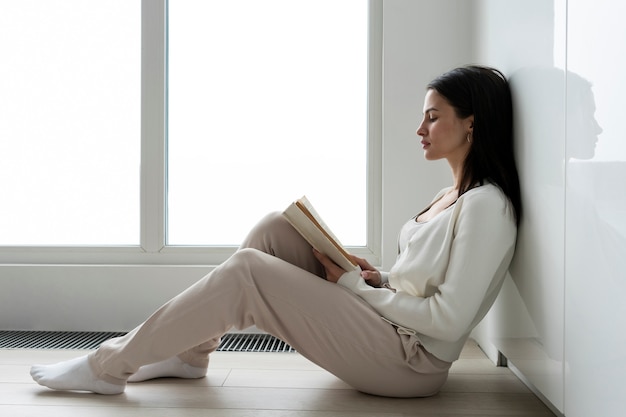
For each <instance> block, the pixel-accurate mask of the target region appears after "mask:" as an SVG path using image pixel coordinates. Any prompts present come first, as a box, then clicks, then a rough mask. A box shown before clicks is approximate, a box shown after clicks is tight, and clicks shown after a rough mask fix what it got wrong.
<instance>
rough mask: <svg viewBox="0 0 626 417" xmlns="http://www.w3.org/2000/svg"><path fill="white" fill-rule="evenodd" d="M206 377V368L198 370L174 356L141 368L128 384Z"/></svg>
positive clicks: (129, 379)
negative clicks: (158, 379)
mask: <svg viewBox="0 0 626 417" xmlns="http://www.w3.org/2000/svg"><path fill="white" fill-rule="evenodd" d="M204 376H206V368H198V367H195V366H191V365H189V364H188V363H185V362H183V361H182V360H181V359H180V358H179V357H178V356H173V357H171V358H169V359H166V360H164V361H161V362H157V363H152V364H150V365H145V366H142V367H141V368H139V370H138V371H137V372H135V373H134V374H133V375H131V376H130V378H128V382H141V381H147V380H148V379H155V378H187V379H195V378H202V377H204Z"/></svg>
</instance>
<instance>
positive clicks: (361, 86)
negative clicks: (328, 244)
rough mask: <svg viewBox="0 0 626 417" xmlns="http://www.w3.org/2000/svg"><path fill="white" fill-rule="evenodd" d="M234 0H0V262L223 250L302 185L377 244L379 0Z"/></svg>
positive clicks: (178, 258) (205, 258) (189, 258)
mask: <svg viewBox="0 0 626 417" xmlns="http://www.w3.org/2000/svg"><path fill="white" fill-rule="evenodd" d="M233 3H235V2H218V1H191V0H170V2H169V4H167V2H165V1H163V0H160V1H159V0H153V1H146V0H144V1H143V2H139V1H128V0H117V1H109V2H84V1H81V0H39V1H36V0H31V1H28V2H27V1H24V2H5V1H3V2H2V3H0V9H1V10H0V48H1V52H2V54H3V57H9V58H10V59H4V58H3V61H2V62H0V69H1V70H2V77H0V78H1V79H0V88H1V89H2V94H0V162H1V163H0V181H1V182H2V184H3V189H5V190H7V191H6V192H4V193H5V196H4V197H5V201H8V202H9V204H6V203H5V204H3V205H2V207H0V222H1V223H0V230H3V232H2V234H1V236H0V246H2V248H0V262H14V263H76V262H81V263H104V264H107V263H109V264H111V263H115V264H134V263H154V264H159V263H162V264H207V263H219V262H221V260H223V259H224V258H225V257H226V256H228V255H229V254H230V253H232V250H233V248H232V245H236V244H237V243H238V241H240V240H241V238H242V237H243V236H242V234H243V233H245V231H247V229H249V227H250V226H251V225H252V224H253V223H254V222H255V221H256V220H257V219H258V218H259V217H260V216H261V215H262V214H264V213H265V212H267V211H269V210H276V209H280V208H282V207H283V206H286V205H287V204H288V203H289V202H291V200H293V199H295V198H297V197H300V195H301V194H304V193H306V194H307V196H308V197H310V198H311V200H312V201H313V202H314V203H315V205H316V206H317V207H318V208H319V210H320V212H321V213H322V214H323V215H324V217H325V218H326V219H327V221H328V223H329V225H331V226H332V227H333V229H334V230H335V231H336V232H337V235H338V236H340V237H342V236H347V238H343V237H342V241H343V242H344V244H346V245H348V246H358V247H360V249H357V250H355V252H356V253H360V254H361V255H363V256H366V255H367V254H371V253H375V252H376V250H375V249H372V247H374V248H376V247H378V244H377V243H376V242H377V240H378V239H379V234H380V233H379V227H376V226H375V225H376V224H379V222H377V221H376V217H377V216H380V209H379V205H380V203H376V202H377V201H379V200H380V192H379V191H378V188H379V186H378V185H377V182H376V181H372V178H374V177H376V175H377V174H378V173H379V169H380V167H379V165H380V152H379V147H380V137H379V135H380V131H379V129H380V101H381V99H380V82H381V81H380V68H379V67H380V59H381V57H380V51H379V50H378V49H379V48H380V45H381V40H380V36H381V33H382V28H381V24H380V22H381V21H382V18H381V12H380V10H381V4H380V1H378V0H372V1H371V2H370V8H371V7H372V5H374V6H375V10H376V11H375V12H373V13H372V12H370V14H369V17H368V13H367V8H366V7H364V5H366V4H368V3H367V2H365V1H353V2H350V1H345V2H343V1H342V2H333V1H324V2H320V1H311V2H304V1H302V2H300V1H298V2H293V1H278V0H268V1H263V2H260V1H250V2H247V3H245V4H244V3H241V2H236V4H237V5H238V8H237V10H233V9H232V7H233V6H232V4H233ZM244 6H245V7H244ZM261 6H262V7H261ZM229 8H230V9H229ZM329 10H332V12H329ZM268 11H269V12H270V13H269V15H270V16H274V17H278V19H277V20H276V21H272V22H270V21H268V20H265V19H260V16H261V13H265V12H268ZM168 14H169V16H168ZM229 19H231V20H229ZM268 19H269V18H268ZM259 20H262V21H263V22H264V25H261V26H259V25H258V24H257V23H256V22H257V21H259ZM223 22H230V23H228V24H226V25H221V23H223ZM232 22H238V24H235V23H232ZM372 22H377V23H376V24H375V25H372ZM168 24H169V33H168ZM368 24H369V28H370V29H369V31H368ZM113 27H114V28H115V30H113V31H112V30H111V28H113ZM246 29H252V30H253V32H254V35H250V34H249V32H246ZM261 31H262V32H263V33H262V34H260V33H259V32H261ZM368 37H369V38H368ZM168 38H169V42H168ZM329 39H330V40H333V41H334V42H331V44H329V43H328V42H329ZM9 40H10V41H9ZM270 44H271V46H272V48H269V47H268V45H270ZM41 45H44V46H41ZM233 45H235V46H233ZM337 46H338V47H339V48H336V47H337ZM246 48H247V49H246ZM333 48H335V49H333ZM24 50H27V51H29V53H28V54H24V53H23V51H24ZM314 54H318V55H315V56H317V57H316V58H312V57H313V56H314ZM285 56H286V57H287V59H286V60H284V59H283V58H285ZM279 58H280V59H283V60H282V61H280V60H279ZM310 70H312V72H309V73H307V72H306V71H310ZM24 71H28V74H29V76H28V78H21V79H20V78H19V76H20V74H23V73H24ZM168 75H169V79H168V78H167V77H168ZM226 77H230V80H229V81H226ZM216 81H219V82H216ZM285 85H286V86H287V87H288V88H281V86H285ZM368 87H369V90H368ZM254 89H256V90H254ZM368 91H369V93H368ZM7 92H8V93H7ZM267 110H269V112H267V113H263V112H266V111H267ZM262 111H263V112H262ZM325 141H326V142H325ZM270 158H273V159H270ZM237 164H239V165H237ZM277 167H280V168H279V169H278V170H275V171H270V170H269V168H273V169H275V168H277ZM285 167H286V168H285ZM301 173H306V174H310V173H313V175H312V176H309V177H306V176H304V175H301ZM263 175H265V177H266V178H263ZM277 178H280V180H279V179H277ZM378 184H379V183H378ZM5 185H6V186H5ZM320 185H321V187H319V186H320ZM234 194H236V195H237V196H238V197H242V200H240V201H238V202H235V200H234V199H233V198H234V197H233V195H234ZM325 197H330V199H329V200H328V201H325ZM266 203H267V204H266ZM264 204H266V205H264ZM337 204H339V205H341V207H342V210H341V212H342V213H353V214H354V216H351V217H353V218H352V219H350V221H348V220H345V219H341V218H335V217H333V216H334V213H335V212H336V211H337V210H335V207H336V205H337ZM350 204H352V206H350ZM236 206H241V207H244V208H245V211H243V212H241V213H234V212H233V207H236ZM251 207H252V208H253V209H251ZM208 208H211V209H213V208H217V209H218V210H217V211H213V212H211V211H209V210H208ZM364 208H366V209H367V210H364ZM219 210H222V211H219ZM226 216H229V217H231V218H235V219H239V220H237V221H235V222H232V223H226V222H225V221H222V220H223V219H224V218H225V217H226ZM210 219H218V220H220V221H218V222H217V223H210V222H208V220H210ZM246 222H248V223H247V224H246ZM221 224H225V225H226V228H225V231H224V232H217V227H218V226H219V225H221ZM9 228H12V229H10V230H11V232H10V233H9V232H7V230H9ZM21 245H29V246H31V247H29V248H24V247H23V246H21ZM194 245H195V246H197V247H193V246H194ZM359 251H361V252H359ZM372 251H373V252H372Z"/></svg>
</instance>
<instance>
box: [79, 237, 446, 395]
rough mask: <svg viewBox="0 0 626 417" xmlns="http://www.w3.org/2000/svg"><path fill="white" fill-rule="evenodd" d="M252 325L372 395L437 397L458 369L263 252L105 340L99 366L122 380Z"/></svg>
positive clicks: (94, 360) (343, 292) (335, 289)
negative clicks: (126, 332) (450, 373)
mask: <svg viewBox="0 0 626 417" xmlns="http://www.w3.org/2000/svg"><path fill="white" fill-rule="evenodd" d="M250 325H256V326H257V327H258V328H260V329H262V330H265V331H267V332H268V333H270V334H273V335H275V336H277V337H279V338H281V339H283V340H285V341H286V342H287V343H289V344H290V345H291V346H293V347H294V348H296V349H297V350H298V352H300V353H301V354H302V355H304V356H305V357H307V358H309V359H310V360H312V361H313V362H315V363H317V364H318V365H320V366H321V367H323V368H325V369H327V370H328V371H330V372H332V373H334V374H335V375H337V376H338V377H339V378H341V379H343V380H344V381H346V382H347V383H348V384H350V385H352V386H353V387H355V388H356V389H359V390H361V391H364V392H368V393H372V394H378V395H389V396H400V397H410V396H420V395H430V394H433V393H434V392H436V391H437V390H438V388H439V387H440V386H441V384H442V383H443V382H444V381H445V379H446V375H447V369H448V367H449V364H447V363H445V362H442V361H438V360H436V358H433V357H432V355H429V354H428V353H426V352H425V351H424V350H423V349H421V347H420V346H419V343H418V342H417V340H416V339H414V338H412V337H408V336H405V335H399V334H397V332H396V331H395V329H394V327H393V326H391V325H389V324H388V323H386V322H384V321H383V320H381V319H380V317H379V316H378V314H377V313H376V312H375V311H374V310H373V309H372V308H371V307H370V306H369V305H367V304H366V303H365V302H363V301H362V300H361V299H360V298H358V297H357V296H355V295H354V294H353V293H352V292H350V291H349V290H347V289H345V288H343V287H341V286H339V285H337V284H333V283H330V282H327V281H325V280H321V279H317V278H316V276H315V275H313V274H311V273H309V272H307V271H304V270H302V269H301V268H299V267H296V266H294V265H292V264H290V263H288V262H285V261H282V260H280V259H278V258H276V257H274V256H271V255H268V254H265V253H263V252H260V251H258V250H254V249H242V250H241V251H239V252H237V253H236V254H235V255H233V256H232V257H231V258H230V259H229V260H228V261H227V262H225V263H224V264H223V265H221V266H220V267H218V268H217V269H215V270H214V271H213V272H212V273H211V274H209V275H208V276H207V277H205V278H203V279H202V280H200V281H199V282H198V283H196V284H195V285H194V286H192V287H190V288H189V289H188V290H187V291H185V292H183V293H182V294H181V295H179V296H178V297H176V298H174V299H173V300H172V301H171V302H169V303H168V304H166V305H165V306H164V307H163V308H161V309H160V310H159V311H157V312H156V313H155V314H154V315H153V316H152V317H151V318H150V319H149V320H148V321H146V322H145V323H144V324H143V325H142V326H140V327H139V328H137V329H136V330H134V331H133V332H131V333H130V334H129V335H130V336H125V337H123V338H120V339H116V340H113V341H112V342H111V343H106V344H103V346H102V347H101V348H100V349H98V351H96V352H95V353H94V354H92V355H91V356H90V363H91V365H92V368H93V369H94V371H95V372H96V373H97V375H98V376H99V377H100V378H102V379H104V380H107V381H108V382H112V383H120V382H123V381H124V380H125V379H126V378H127V377H128V376H130V375H131V374H132V373H133V372H135V370H136V369H138V367H139V366H141V365H143V364H145V363H151V362H157V361H159V360H162V359H166V358H168V357H170V356H172V355H175V354H176V353H177V352H181V351H184V350H185V349H186V348H188V347H189V346H194V345H198V344H200V342H201V341H203V340H212V339H215V338H216V337H218V336H219V335H221V334H223V333H224V332H226V331H227V330H228V329H229V328H230V327H231V326H235V327H238V328H244V327H248V326H250Z"/></svg>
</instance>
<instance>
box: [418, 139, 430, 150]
mask: <svg viewBox="0 0 626 417" xmlns="http://www.w3.org/2000/svg"><path fill="white" fill-rule="evenodd" d="M420 143H421V144H422V148H424V149H426V148H427V147H429V146H430V142H427V141H425V140H423V141H421V142H420Z"/></svg>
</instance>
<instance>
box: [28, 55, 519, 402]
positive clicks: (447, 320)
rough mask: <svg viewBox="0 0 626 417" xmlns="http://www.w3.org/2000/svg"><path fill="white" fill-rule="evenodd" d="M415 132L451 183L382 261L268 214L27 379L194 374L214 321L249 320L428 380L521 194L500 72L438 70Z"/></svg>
mask: <svg viewBox="0 0 626 417" xmlns="http://www.w3.org/2000/svg"><path fill="white" fill-rule="evenodd" d="M417 134H418V135H419V136H421V137H422V141H421V143H422V145H423V149H424V156H425V158H426V159H427V160H437V159H446V160H447V161H448V163H449V165H450V168H451V169H452V175H453V179H454V183H453V185H452V186H451V187H449V188H446V189H444V190H442V191H441V192H440V193H439V194H437V196H435V198H434V200H433V201H432V203H431V204H430V205H429V206H428V207H427V208H426V209H425V210H423V211H422V212H421V213H419V214H418V215H417V216H415V217H414V218H412V219H410V220H409V221H408V222H407V223H406V224H405V225H404V226H403V228H402V230H401V232H400V235H399V242H398V243H399V249H400V252H399V255H398V259H397V261H396V263H395V265H394V266H393V267H392V268H391V270H390V272H389V273H383V272H380V271H377V270H376V269H375V268H373V267H372V266H371V265H369V264H368V262H367V261H365V260H364V259H361V258H357V257H354V259H355V260H356V261H357V263H358V264H359V266H360V267H361V270H362V271H361V272H359V271H351V272H346V271H344V270H342V269H341V268H340V267H338V266H337V265H336V264H334V263H333V262H332V261H330V260H329V259H328V258H327V257H326V256H324V255H323V254H320V253H318V252H315V251H313V250H312V249H311V247H310V246H309V245H308V244H307V243H306V241H304V239H302V237H301V236H300V235H299V234H298V233H297V232H296V231H295V230H294V229H293V228H292V227H291V226H290V225H289V223H287V222H286V221H285V219H283V218H282V216H280V215H279V214H271V215H269V216H267V217H266V218H264V219H263V220H262V221H261V222H260V223H259V224H258V225H257V226H256V227H255V228H254V229H253V230H252V231H251V232H250V235H249V236H248V237H247V238H246V240H245V241H244V242H243V244H242V247H241V249H240V250H239V251H237V252H236V253H235V254H234V255H233V256H232V257H231V258H230V259H228V260H227V261H226V262H224V263H223V264H222V265H220V266H219V267H217V268H216V269H215V270H214V271H212V272H211V273H210V274H209V275H207V276H206V277H204V278H203V279H201V280H200V281H198V282H197V283H196V284H194V285H193V286H191V287H190V288H189V289H187V290H186V291H184V292H183V293H181V294H180V295H178V296H177V297H175V298H173V299H172V300H171V301H169V302H168V303H167V304H165V305H164V306H163V307H161V308H160V309H159V310H158V311H157V312H155V313H154V314H153V315H152V316H151V317H150V318H149V319H148V320H147V321H146V322H144V323H143V324H141V325H140V326H138V327H137V328H135V329H134V330H133V331H131V332H130V333H128V334H127V335H125V336H123V337H120V338H115V339H111V340H109V341H107V342H105V343H104V344H102V346H101V347H100V348H98V349H97V350H96V351H95V352H92V353H90V354H89V355H86V356H83V357H80V358H76V359H73V360H71V361H66V362H61V363H58V364H55V365H35V366H33V367H32V370H31V375H32V376H33V379H34V380H35V381H37V382H38V383H39V384H41V385H44V386H47V387H49V388H52V389H60V390H86V391H92V392H96V393H101V394H118V393H121V392H123V391H124V388H125V386H126V382H127V381H130V382H139V381H143V380H147V379H151V378H158V377H180V378H200V377H203V376H204V375H205V374H206V371H207V367H208V362H209V354H210V353H211V352H212V351H214V350H215V349H216V348H217V347H218V345H219V340H220V337H221V336H222V335H223V334H224V333H225V332H227V331H228V330H229V329H230V328H232V327H236V328H239V329H241V328H245V327H248V326H250V325H256V326H257V327H258V328H260V329H262V330H264V331H266V332H268V333H270V334H272V335H275V336H277V337H278V338H280V339H282V340H284V341H285V342H287V343H288V344H290V345H291V346H292V347H294V348H295V349H296V350H297V351H298V352H299V353H300V354H302V355H303V356H305V357H307V358H308V359H310V360H311V361H313V362H314V363H316V364H318V365H319V366H321V367H322V368H324V369H326V370H328V371H329V372H331V373H333V374H335V375H336V376H337V377H339V378H341V379H342V380H344V381H345V382H347V383H348V384H350V385H351V386H353V387H354V388H356V389H358V390H360V391H363V392H366V393H370V394H375V395H382V396H392V397H420V396H429V395H433V394H435V393H437V392H438V391H439V389H440V388H441V386H442V385H443V384H444V382H445V381H446V379H447V375H448V370H449V368H450V366H451V364H452V362H454V361H455V360H456V359H458V357H459V354H460V352H461V350H462V348H463V345H464V343H465V341H466V340H467V338H468V336H469V334H470V332H471V330H472V329H473V328H474V326H475V325H476V324H478V322H479V321H480V320H481V319H482V318H483V316H484V315H485V314H486V312H487V311H488V309H489V308H490V306H491V305H492V303H493V301H494V299H495V297H496V295H497V293H498V291H499V289H500V286H501V284H502V281H503V279H504V277H505V275H506V273H507V270H508V267H509V263H510V261H511V258H512V256H513V252H514V248H515V240H516V233H517V225H518V223H519V218H520V214H521V203H520V193H519V183H518V177H517V171H516V168H515V161H514V159H513V140H512V109H511V96H510V91H509V87H508V84H507V81H506V80H505V78H504V76H502V74H501V73H500V72H498V71H497V70H494V69H490V68H485V67H478V66H471V67H464V68H458V69H455V70H452V71H450V72H448V73H446V74H443V75H442V76H440V77H438V78H437V79H435V80H434V81H432V82H431V83H430V84H429V86H428V89H427V92H426V97H425V102H424V118H423V120H422V123H421V125H420V126H419V128H418V130H417ZM320 277H322V278H325V279H319V278H320ZM336 284H339V285H336Z"/></svg>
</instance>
